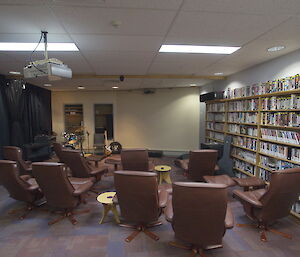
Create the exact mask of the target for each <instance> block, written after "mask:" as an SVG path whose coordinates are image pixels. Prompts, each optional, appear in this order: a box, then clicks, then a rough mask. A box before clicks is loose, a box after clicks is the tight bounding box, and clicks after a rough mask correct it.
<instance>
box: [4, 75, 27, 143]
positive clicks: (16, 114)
mask: <svg viewBox="0 0 300 257" xmlns="http://www.w3.org/2000/svg"><path fill="white" fill-rule="evenodd" d="M23 86H24V84H23V83H22V82H21V81H20V80H10V81H9V82H8V84H7V85H6V87H5V91H4V92H5V97H6V103H7V105H6V106H7V109H8V114H9V129H10V144H11V145H14V146H22V145H23V144H24V129H23V128H22V117H23V114H24V112H23V111H24V107H25V98H24V92H23V90H24V89H23Z"/></svg>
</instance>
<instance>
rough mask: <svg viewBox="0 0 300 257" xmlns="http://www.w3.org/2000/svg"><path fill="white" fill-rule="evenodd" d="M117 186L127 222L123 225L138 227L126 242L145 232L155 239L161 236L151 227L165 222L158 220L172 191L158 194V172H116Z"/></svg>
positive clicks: (122, 214)
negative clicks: (152, 230) (150, 229)
mask: <svg viewBox="0 0 300 257" xmlns="http://www.w3.org/2000/svg"><path fill="white" fill-rule="evenodd" d="M114 178H115V188H116V191H117V197H118V203H119V205H120V209H121V216H122V218H123V220H124V222H126V223H128V224H120V226H124V227H129V228H133V229H135V231H134V232H133V233H132V234H131V235H130V236H128V237H127V238H126V239H125V241H126V242H130V241H131V240H133V239H134V238H135V237H136V236H137V235H138V234H139V233H140V232H141V231H142V232H144V233H145V234H146V235H147V236H149V237H150V238H152V239H154V240H159V237H158V236H157V235H155V234H154V233H152V232H150V231H149V230H148V229H147V228H149V227H153V226H157V225H161V224H162V223H161V222H160V221H158V218H159V216H160V215H161V213H162V208H163V207H165V206H166V203H167V198H168V193H167V192H166V191H164V190H160V192H159V193H158V184H157V175H156V173H154V172H144V171H142V172H140V171H115V173H114Z"/></svg>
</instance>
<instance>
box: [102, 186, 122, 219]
mask: <svg viewBox="0 0 300 257" xmlns="http://www.w3.org/2000/svg"><path fill="white" fill-rule="evenodd" d="M115 194H116V192H105V193H102V194H101V195H99V196H98V197H97V201H98V202H100V203H102V205H103V208H104V211H103V213H102V217H101V220H100V221H99V224H102V223H103V221H104V219H105V217H106V216H107V213H108V212H109V211H110V210H111V211H112V213H113V214H114V218H115V221H116V222H117V223H120V219H119V214H118V211H117V208H116V205H115V204H114V202H113V198H114V196H115Z"/></svg>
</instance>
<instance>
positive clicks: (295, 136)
mask: <svg viewBox="0 0 300 257" xmlns="http://www.w3.org/2000/svg"><path fill="white" fill-rule="evenodd" d="M261 137H262V138H263V139H269V140H274V141H279V142H283V143H289V144H300V133H299V132H295V131H285V130H277V129H267V128H262V129H261Z"/></svg>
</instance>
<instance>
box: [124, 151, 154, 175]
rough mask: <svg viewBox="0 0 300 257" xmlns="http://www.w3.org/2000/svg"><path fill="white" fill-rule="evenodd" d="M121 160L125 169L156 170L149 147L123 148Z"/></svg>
mask: <svg viewBox="0 0 300 257" xmlns="http://www.w3.org/2000/svg"><path fill="white" fill-rule="evenodd" d="M121 162H122V169H123V170H131V171H154V165H153V163H152V162H151V161H149V155H148V150H147V149H138V148H136V149H122V151H121Z"/></svg>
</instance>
